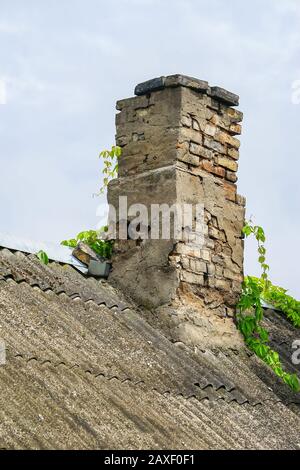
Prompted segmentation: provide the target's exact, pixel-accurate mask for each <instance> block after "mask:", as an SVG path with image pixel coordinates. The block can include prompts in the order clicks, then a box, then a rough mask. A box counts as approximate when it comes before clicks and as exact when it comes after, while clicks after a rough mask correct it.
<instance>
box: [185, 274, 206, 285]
mask: <svg viewBox="0 0 300 470" xmlns="http://www.w3.org/2000/svg"><path fill="white" fill-rule="evenodd" d="M181 280H182V281H183V282H188V283H189V284H197V285H199V286H203V285H204V275H203V274H196V273H191V272H189V271H182V272H181Z"/></svg>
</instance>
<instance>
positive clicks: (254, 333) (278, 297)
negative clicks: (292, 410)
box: [237, 222, 300, 392]
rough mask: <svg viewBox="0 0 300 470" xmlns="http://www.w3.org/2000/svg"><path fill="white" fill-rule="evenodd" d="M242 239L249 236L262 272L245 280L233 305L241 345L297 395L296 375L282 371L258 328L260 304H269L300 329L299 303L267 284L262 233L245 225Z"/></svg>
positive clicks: (299, 388)
mask: <svg viewBox="0 0 300 470" xmlns="http://www.w3.org/2000/svg"><path fill="white" fill-rule="evenodd" d="M243 233H244V235H245V236H246V237H249V236H250V235H253V236H254V237H255V239H256V241H257V245H258V255H259V257H258V262H259V264H260V266H261V269H262V274H261V277H260V278H259V279H258V278H255V277H251V276H248V277H246V278H245V280H244V282H243V286H242V294H241V297H240V301H239V303H238V305H237V308H238V315H237V320H238V327H239V329H240V331H241V333H242V334H243V336H244V339H245V342H246V344H247V346H248V347H249V349H250V350H252V351H253V352H254V353H255V354H256V355H257V356H258V357H259V358H260V359H262V360H263V361H264V362H265V363H266V364H267V365H268V366H269V367H270V368H271V369H272V370H273V371H274V372H275V374H276V375H277V376H278V377H280V378H281V379H282V380H283V382H284V383H286V384H287V385H288V386H289V387H290V388H291V389H292V390H293V391H295V392H299V391H300V381H299V379H298V377H297V375H296V374H289V373H288V372H286V371H285V370H284V369H283V366H282V364H281V361H280V357H279V354H278V353H277V352H276V351H274V350H273V349H272V348H271V347H270V346H269V344H268V343H269V341H270V339H269V333H268V331H267V330H266V329H265V328H264V327H263V326H262V321H263V318H264V309H263V305H262V301H263V300H265V301H267V302H270V303H271V304H272V305H273V306H274V307H278V308H280V310H281V311H282V312H283V313H284V314H286V316H287V318H288V319H289V320H291V321H292V323H293V324H294V325H295V326H299V325H300V310H299V308H300V302H298V301H296V300H295V299H293V298H292V297H290V296H288V295H287V294H286V291H285V290H284V289H282V288H279V287H276V286H273V285H272V283H271V282H270V280H269V276H268V272H269V265H268V264H267V263H266V248H265V241H266V237H265V233H264V230H263V229H262V228H261V227H259V226H254V225H252V223H251V222H247V223H246V225H245V227H244V228H243Z"/></svg>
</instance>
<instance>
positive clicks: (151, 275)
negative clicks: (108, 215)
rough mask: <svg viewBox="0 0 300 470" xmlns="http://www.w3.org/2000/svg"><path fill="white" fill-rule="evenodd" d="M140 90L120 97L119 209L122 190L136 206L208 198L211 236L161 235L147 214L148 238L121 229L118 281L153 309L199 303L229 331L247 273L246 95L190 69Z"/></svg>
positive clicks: (197, 309)
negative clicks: (242, 170)
mask: <svg viewBox="0 0 300 470" xmlns="http://www.w3.org/2000/svg"><path fill="white" fill-rule="evenodd" d="M135 95H136V96H135V97H133V98H128V99H124V100H121V101H118V102H117V110H118V111H119V113H118V114H117V115H116V127H117V135H116V143H117V145H119V146H120V147H122V150H123V152H122V156H121V159H120V163H119V177H118V179H116V180H114V181H112V182H111V183H110V184H109V189H108V202H109V203H110V204H112V205H113V206H114V207H115V208H116V210H117V212H118V210H119V204H120V199H119V197H120V196H127V205H128V207H129V206H131V205H132V204H144V205H145V206H146V207H147V208H149V210H150V206H151V205H153V204H160V205H161V204H168V205H170V206H172V205H174V204H181V205H184V204H191V205H197V204H202V205H203V217H204V226H203V234H202V235H203V238H202V243H201V245H199V246H198V245H192V246H191V244H190V243H187V242H186V241H185V240H178V239H175V237H171V238H170V239H169V240H168V239H166V240H164V239H155V240H153V239H151V236H150V235H151V231H152V230H153V227H152V226H151V220H152V219H150V216H149V219H148V227H147V235H148V234H149V236H147V235H146V234H145V230H144V231H143V233H142V230H141V236H140V237H139V239H128V240H120V239H118V236H117V240H116V244H115V255H114V258H113V271H112V274H111V276H110V279H111V281H112V282H113V283H115V284H116V285H118V287H120V288H122V289H123V290H124V291H125V292H127V293H128V294H129V295H130V296H131V297H132V298H133V299H135V300H136V301H137V302H138V303H139V304H140V305H142V306H144V307H146V308H151V309H156V311H158V310H159V311H161V312H163V311H166V309H167V310H168V312H169V313H168V315H169V316H170V315H171V316H172V314H171V313H170V312H171V310H172V309H173V313H174V312H175V311H176V312H178V311H179V310H178V309H181V311H182V308H183V307H182V306H183V305H184V306H185V314H184V316H185V317H187V313H186V311H187V309H192V310H193V312H194V313H193V314H192V316H193V318H194V320H193V322H194V323H195V322H196V323H197V321H198V323H199V318H201V317H202V319H203V318H204V317H205V318H206V320H207V321H206V323H207V322H208V323H207V325H208V324H209V323H211V319H212V318H213V319H214V320H213V323H214V322H215V323H216V322H217V323H218V322H222V324H223V325H225V327H224V328H223V333H224V334H223V336H224V335H225V336H226V335H227V334H228V335H229V336H230V335H232V334H234V333H233V330H232V326H233V317H234V307H235V304H236V302H237V299H238V296H239V293H240V290H241V282H242V279H243V240H242V237H241V230H242V227H243V223H244V216H245V214H244V212H245V209H244V206H245V199H244V198H243V197H242V196H239V195H238V194H237V186H236V182H237V170H238V159H239V147H240V142H239V140H238V139H237V138H236V137H235V135H237V134H240V133H241V126H240V124H239V123H240V122H241V121H242V117H243V115H242V113H241V112H240V111H237V110H236V109H234V107H235V106H237V105H238V104H239V98H238V96H236V95H235V94H233V93H230V92H228V91H226V90H224V89H222V88H219V87H210V86H209V84H208V83H207V82H206V81H202V80H197V79H195V78H190V77H186V76H182V75H172V76H168V77H160V78H155V79H153V80H149V81H147V82H145V83H141V84H139V85H137V86H136V88H135ZM129 220H131V217H130V216H128V220H127V221H126V222H128V221H129ZM123 222H124V221H123ZM143 234H144V235H143ZM173 235H174V234H173ZM170 309H171V310H170ZM197 315H198V317H197ZM175 323H176V322H175ZM200 323H201V321H200ZM177 326H178V328H180V325H177ZM181 327H182V325H181ZM188 331H189V326H188V322H185V325H184V327H182V329H181V335H179V338H181V339H182V337H183V336H185V335H188V336H189V337H190V336H191V335H190V334H189V333H188Z"/></svg>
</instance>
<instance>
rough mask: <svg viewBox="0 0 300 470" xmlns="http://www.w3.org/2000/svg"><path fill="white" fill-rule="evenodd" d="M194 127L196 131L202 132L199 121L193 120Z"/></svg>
mask: <svg viewBox="0 0 300 470" xmlns="http://www.w3.org/2000/svg"><path fill="white" fill-rule="evenodd" d="M192 127H193V129H194V130H195V131H200V125H199V122H198V121H197V119H194V118H193V119H192Z"/></svg>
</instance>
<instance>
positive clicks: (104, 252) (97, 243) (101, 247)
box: [61, 226, 113, 258]
mask: <svg viewBox="0 0 300 470" xmlns="http://www.w3.org/2000/svg"><path fill="white" fill-rule="evenodd" d="M102 232H107V227H106V226H105V227H103V228H102V229H101V230H99V231H96V230H86V231H84V232H80V233H78V235H77V236H76V238H71V239H70V240H64V241H62V242H61V244H62V245H63V246H68V247H70V248H75V247H76V246H77V245H78V243H79V242H83V243H85V244H86V245H88V246H89V247H90V248H92V250H94V251H95V253H97V254H98V255H99V256H102V257H103V258H111V255H112V249H113V242H112V241H111V240H102V239H101V236H100V235H101V233H102Z"/></svg>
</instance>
